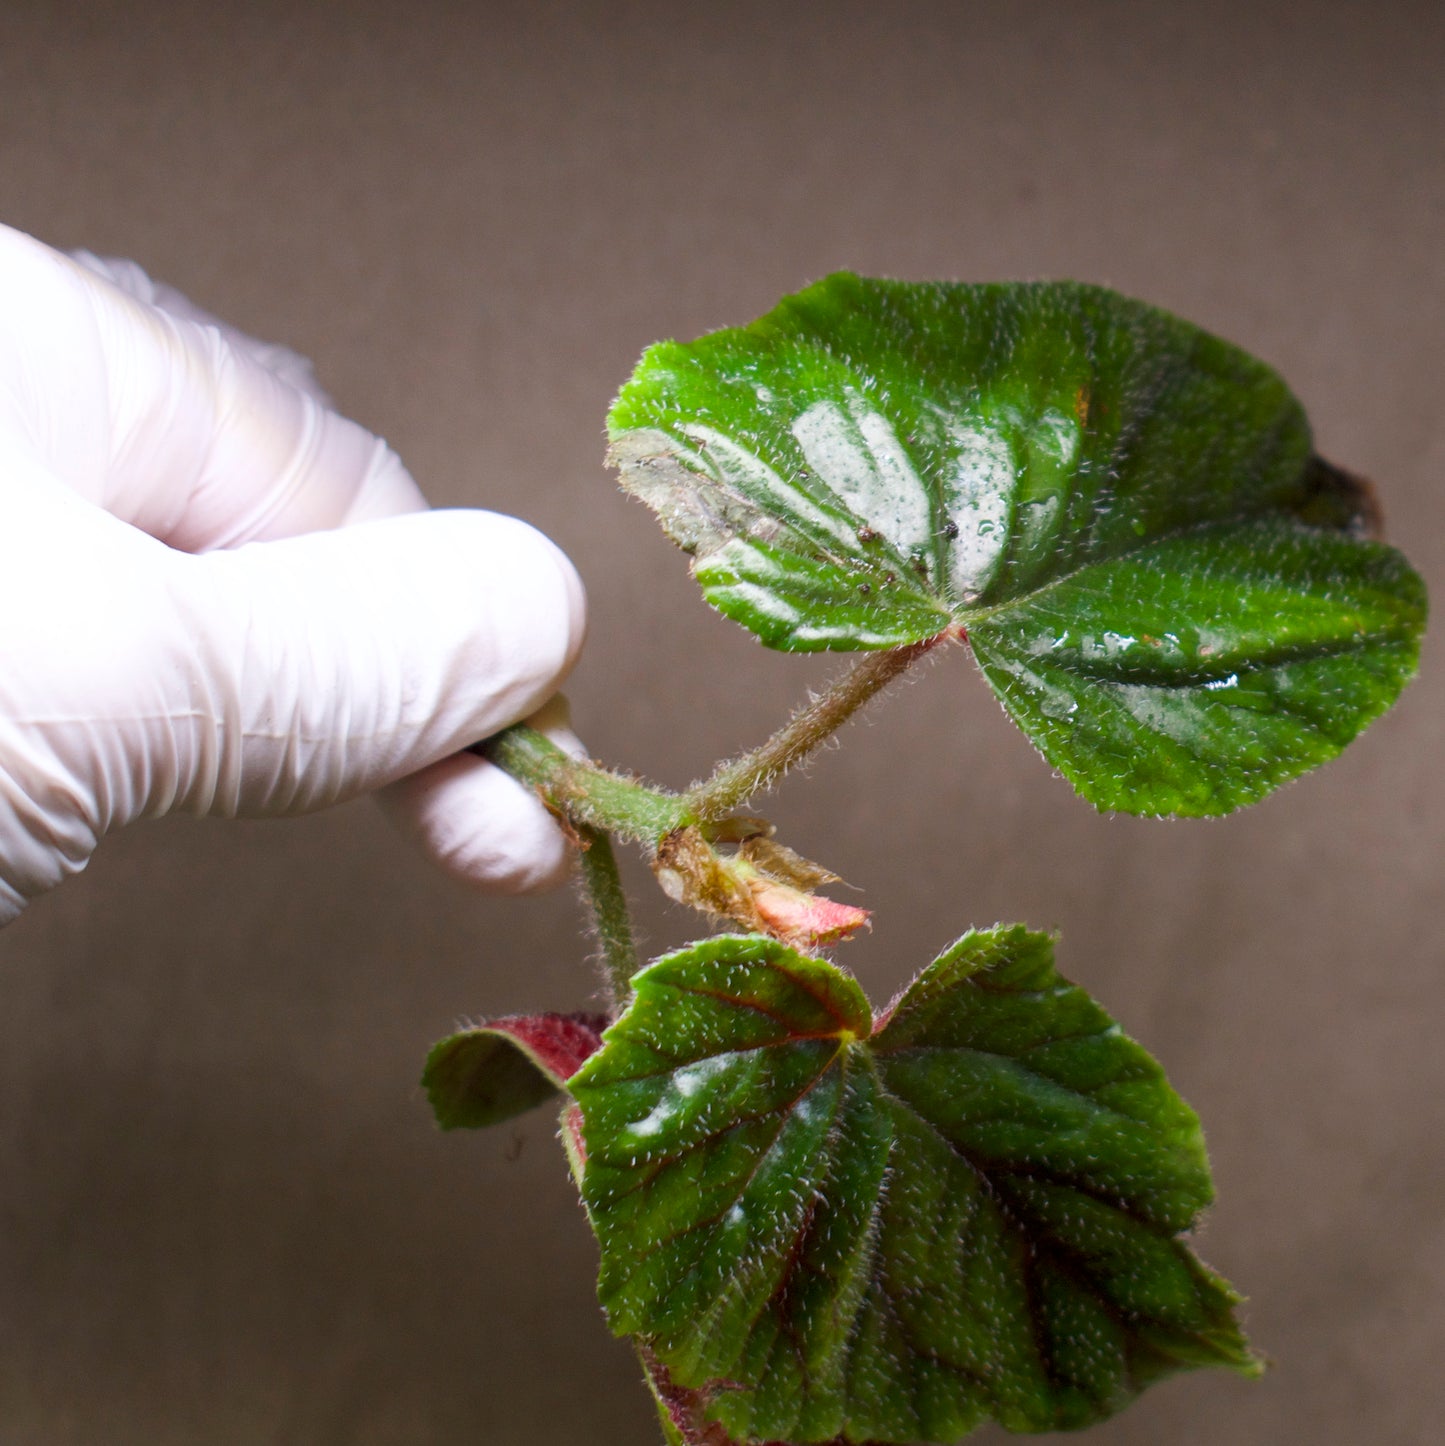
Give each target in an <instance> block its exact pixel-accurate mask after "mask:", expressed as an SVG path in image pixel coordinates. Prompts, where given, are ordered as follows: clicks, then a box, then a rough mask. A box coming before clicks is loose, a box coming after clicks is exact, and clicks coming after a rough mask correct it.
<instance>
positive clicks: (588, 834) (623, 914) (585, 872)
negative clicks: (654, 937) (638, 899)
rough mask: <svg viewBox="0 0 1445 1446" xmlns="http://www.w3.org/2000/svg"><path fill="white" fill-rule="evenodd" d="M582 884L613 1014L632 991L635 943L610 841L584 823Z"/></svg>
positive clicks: (579, 830)
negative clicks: (589, 909)
mask: <svg viewBox="0 0 1445 1446" xmlns="http://www.w3.org/2000/svg"><path fill="white" fill-rule="evenodd" d="M578 833H579V834H581V836H582V844H583V848H582V887H583V889H584V890H585V892H586V895H587V902H588V904H589V905H591V908H592V924H593V927H594V929H595V930H596V932H597V942H598V944H599V945H600V946H601V949H602V965H603V968H604V969H605V970H606V972H607V983H608V985H609V987H610V992H611V995H612V998H611V1001H610V1002H611V1005H612V1013H613V1015H614V1017H615V1016H616V1015H617V1014H619V1013H620V1012H621V1011H622V1009H623V1007H624V1006H625V1005H626V1003H627V1000H628V996H629V995H630V994H631V993H632V976H633V975H634V974H636V973H637V946H636V945H635V944H634V943H633V940H632V919H631V916H630V915H629V913H628V910H627V895H626V894H625V893H623V891H622V878H621V876H620V875H619V874H618V872H617V858H616V856H615V855H614V854H613V852H612V840H611V839H610V838H609V837H608V836H607V835H606V834H605V833H603V832H602V830H601V829H597V828H591V827H589V826H588V825H587V824H583V825H582V826H581V827H580V828H579V829H578Z"/></svg>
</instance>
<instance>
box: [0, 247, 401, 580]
mask: <svg viewBox="0 0 1445 1446" xmlns="http://www.w3.org/2000/svg"><path fill="white" fill-rule="evenodd" d="M143 290H144V288H143V287H142V286H141V285H140V283H139V281H138V280H137V279H136V278H135V277H134V276H131V277H129V278H128V282H127V289H123V288H122V287H121V286H119V285H116V284H115V283H114V282H113V281H112V280H110V279H108V278H107V276H104V275H101V274H99V273H98V272H97V271H96V270H93V269H90V267H89V266H88V265H81V264H79V263H77V262H75V261H73V260H71V259H70V258H69V257H66V256H62V255H61V254H60V253H59V252H56V251H52V250H51V249H50V248H49V247H47V246H44V245H42V244H41V243H40V242H38V241H35V240H33V239H32V238H30V237H28V236H25V235H23V234H21V233H20V232H17V231H14V230H11V229H9V228H6V227H0V318H3V321H0V325H3V328H4V330H5V333H6V336H7V341H8V344H7V345H4V346H0V429H4V430H6V431H8V432H9V433H10V434H11V435H12V436H15V437H17V438H19V439H20V440H22V441H23V443H24V445H25V446H26V447H27V449H28V450H30V451H31V452H32V453H33V454H34V455H35V456H36V458H37V460H38V461H40V462H41V463H42V464H43V465H44V466H45V467H47V468H48V469H49V470H50V471H51V472H52V473H53V474H54V475H55V476H57V477H59V478H61V479H62V480H64V481H65V482H66V483H68V484H69V485H70V486H71V487H72V488H73V489H74V490H76V491H77V492H79V493H80V494H81V495H82V496H84V497H86V498H88V499H89V500H91V501H92V502H95V503H98V504H99V505H100V506H102V507H105V508H106V509H107V510H108V511H110V512H112V513H114V514H115V515H116V516H117V517H119V518H121V519H122V520H123V521H126V522H130V523H132V524H133V525H135V526H137V527H139V528H141V529H142V530H143V531H146V532H149V533H150V534H151V535H152V536H153V537H157V538H160V539H161V540H162V541H163V542H166V543H169V544H170V545H171V546H172V547H176V548H179V549H182V550H184V551H188V552H199V551H204V550H208V549H213V548H223V547H235V546H238V545H239V544H241V543H243V542H247V541H252V540H258V539H268V538H277V537H289V536H294V535H296V534H299V533H304V532H311V531H316V530H319V529H322V528H328V527H336V526H339V525H342V524H345V523H350V522H354V521H359V520H366V519H369V518H373V517H380V516H392V515H396V514H397V513H401V512H408V511H415V510H417V509H419V508H421V507H422V506H424V505H425V504H424V501H423V498H422V496H421V492H420V490H419V489H418V488H417V486H416V483H415V482H414V481H413V480H412V478H411V476H410V474H409V473H408V472H407V470H406V468H405V467H404V466H403V465H402V463H401V461H400V460H399V459H398V458H397V456H396V455H395V453H393V452H392V451H391V450H390V448H388V447H387V446H386V444H385V443H384V442H382V441H380V440H379V439H378V438H376V437H374V436H372V435H371V434H370V433H369V432H367V431H366V430H365V429H364V428H362V427H360V426H358V425H357V424H356V423H355V422H352V421H349V420H347V419H346V418H344V417H341V416H338V415H337V414H336V413H335V412H333V411H331V410H330V409H329V408H328V407H326V406H325V405H323V404H322V402H321V401H320V400H318V397H317V396H316V395H315V394H314V393H313V392H312V391H308V390H307V389H305V388H302V387H298V386H297V385H295V384H293V382H292V381H290V380H288V379H287V378H286V377H285V376H284V375H282V374H280V370H278V369H277V368H276V367H274V366H273V365H270V364H268V363H267V361H265V360H263V359H261V358H260V357H259V356H258V354H257V352H256V350H255V348H254V347H248V346H246V345H243V344H240V343H238V342H237V340H236V334H235V333H232V332H230V331H229V330H223V329H221V328H219V327H217V326H216V325H214V324H210V323H209V322H203V321H200V320H197V319H194V318H193V317H190V316H182V315H179V314H172V313H171V312H170V311H168V310H167V309H165V308H164V307H162V306H159V305H156V304H154V303H152V302H149V301H146V300H143V299H140V297H139V296H138V295H136V294H131V293H132V292H139V291H143Z"/></svg>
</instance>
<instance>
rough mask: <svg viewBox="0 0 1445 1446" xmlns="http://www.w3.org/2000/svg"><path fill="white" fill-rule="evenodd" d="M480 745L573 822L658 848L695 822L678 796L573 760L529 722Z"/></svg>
mask: <svg viewBox="0 0 1445 1446" xmlns="http://www.w3.org/2000/svg"><path fill="white" fill-rule="evenodd" d="M480 748H481V751H482V753H483V754H484V756H485V757H487V758H490V759H491V760H492V762H493V763H495V764H497V765H499V766H500V767H502V768H504V769H506V771H507V772H508V773H510V774H511V775H512V777H513V778H517V779H520V780H521V781H522V782H523V783H527V784H530V785H531V786H532V787H533V788H535V789H536V790H537V791H538V792H539V793H540V794H541V795H542V797H543V798H544V799H545V800H546V801H547V803H548V804H550V805H551V806H552V807H553V808H555V809H556V810H557V812H558V813H561V814H564V815H566V817H567V818H569V819H570V820H572V822H573V823H576V824H587V825H589V826H590V827H592V828H594V829H601V830H603V831H604V832H606V833H610V834H617V835H620V836H621V837H623V838H627V839H632V840H633V841H634V842H636V843H643V844H647V845H649V846H650V847H652V848H656V847H657V844H658V842H659V841H660V840H661V839H662V838H663V837H664V836H665V835H666V834H669V833H671V832H672V831H673V829H676V828H681V827H682V826H683V824H685V823H691V822H693V817H692V814H691V812H690V811H689V809H688V807H687V804H686V802H685V800H684V799H683V798H682V797H680V796H679V795H678V794H675V793H669V792H668V791H667V790H666V789H662V788H653V787H652V786H651V785H649V784H646V783H639V782H638V781H637V779H635V778H627V777H625V776H624V775H623V774H620V773H613V772H611V771H610V770H609V769H606V768H599V767H598V766H597V764H595V763H591V762H588V761H587V760H586V759H581V758H573V757H572V755H571V754H570V753H565V752H563V750H562V749H560V748H558V747H557V745H556V744H555V743H553V742H552V740H551V739H550V738H548V737H546V736H545V735H544V734H541V733H538V732H537V730H536V729H535V728H528V727H527V726H526V725H525V724H523V723H519V724H517V725H516V726H515V727H513V728H508V729H507V730H506V732H504V733H498V734H497V735H496V737H495V738H489V739H488V740H487V741H486V743H484V744H482V745H480Z"/></svg>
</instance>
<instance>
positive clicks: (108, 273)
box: [69, 251, 335, 410]
mask: <svg viewBox="0 0 1445 1446" xmlns="http://www.w3.org/2000/svg"><path fill="white" fill-rule="evenodd" d="M69 256H70V259H71V260H72V261H75V262H77V263H79V264H80V265H81V266H83V267H85V269H86V270H87V271H91V272H94V274H95V275H97V276H99V277H100V278H101V279H102V280H104V281H108V282H110V284H111V285H112V286H115V287H117V288H119V289H120V290H121V291H123V292H125V294H126V295H127V296H131V297H134V298H135V300H137V301H141V302H144V303H145V304H146V305H148V306H154V307H158V308H159V309H160V310H161V311H164V312H165V313H166V314H167V315H169V316H173V317H175V318H176V319H177V320H178V321H193V322H195V323H196V324H197V325H199V326H213V327H215V328H216V330H217V331H219V332H220V333H221V335H222V336H223V337H224V338H225V339H226V341H227V342H229V343H230V345H231V346H232V347H234V348H235V349H236V350H237V351H243V352H245V353H246V354H247V355H249V356H252V357H254V358H255V359H256V360H257V361H258V362H260V363H261V365H262V366H264V367H265V368H266V369H267V370H268V371H270V372H273V373H274V374H275V375H276V376H278V377H280V378H281V380H282V381H284V382H288V383H289V384H290V385H291V386H293V387H295V388H296V390H297V391H300V392H306V393H308V394H309V395H310V396H313V397H315V398H316V400H317V401H318V402H320V403H321V405H322V406H323V407H329V408H331V409H332V410H335V403H334V402H333V401H332V400H331V398H330V396H329V395H328V394H327V392H326V390H325V388H324V387H322V385H321V383H320V382H318V381H317V380H316V369H315V367H313V366H312V365H311V361H310V358H308V357H304V356H302V355H301V353H300V352H295V351H292V350H291V348H290V347H289V346H283V345H282V344H281V343H280V342H278V341H262V340H260V338H259V337H254V336H250V335H249V334H248V333H246V332H244V331H238V330H237V329H236V328H235V327H234V326H232V325H231V324H230V323H229V322H226V321H222V320H221V318H220V317H219V316H213V315H212V314H211V313H210V312H209V311H207V310H206V309H205V307H203V306H197V305H196V303H195V302H194V301H192V300H191V299H190V297H189V296H187V295H185V293H184V292H180V291H177V290H176V289H175V287H174V286H167V285H166V283H165V282H164V281H157V280H156V279H155V278H154V277H153V276H151V275H150V273H149V272H148V271H146V270H145V269H144V268H143V267H141V266H139V265H138V264H137V263H136V262H134V261H129V260H127V259H126V258H125V257H123V256H97V255H96V254H95V253H94V252H93V251H71V252H70V253H69Z"/></svg>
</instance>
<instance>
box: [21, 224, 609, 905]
mask: <svg viewBox="0 0 1445 1446" xmlns="http://www.w3.org/2000/svg"><path fill="white" fill-rule="evenodd" d="M425 506H426V504H425V502H424V500H423V499H422V496H421V493H420V492H419V491H418V489H417V487H416V484H415V483H414V482H413V481H412V479H411V477H410V476H409V475H408V473H407V471H406V469H405V468H404V467H403V466H402V464H401V462H400V461H399V460H398V459H397V457H396V456H395V455H394V454H393V453H392V452H391V451H390V450H388V448H387V447H386V446H385V445H384V444H383V443H382V442H380V441H378V440H377V439H376V438H375V437H373V436H371V435H370V434H369V433H367V432H365V431H364V430H363V429H362V428H360V427H359V426H357V425H356V424H355V423H354V422H350V421H347V420H346V419H344V418H342V417H340V416H338V415H337V414H336V413H335V412H333V411H332V410H331V409H330V407H329V405H328V404H327V403H326V400H325V398H324V397H323V396H322V394H321V393H320V391H319V390H318V389H317V388H316V386H315V383H314V382H313V381H312V380H311V377H310V369H309V366H308V365H307V364H306V363H305V362H303V361H301V360H300V358H298V357H295V356H294V355H292V354H291V353H289V352H286V351H285V350H284V348H277V347H267V346H263V345H262V344H260V343H258V342H255V341H253V340H251V339H250V338H247V337H243V336H241V335H239V334H238V333H236V332H234V331H231V330H230V329H229V328H226V327H224V326H222V325H220V324H219V323H217V322H215V321H214V320H213V319H212V318H210V317H208V316H206V315H205V314H204V313H203V312H199V311H197V310H196V308H194V307H192V306H191V305H190V304H189V303H187V302H186V301H185V300H184V298H182V297H180V296H178V295H177V294H176V293H175V292H172V291H169V290H168V289H167V288H163V287H159V286H155V285H153V284H152V283H151V282H150V281H149V280H148V279H147V278H146V276H145V275H144V273H143V272H141V271H140V270H139V268H137V267H135V266H133V265H131V264H130V263H128V262H102V261H99V260H98V259H97V258H95V257H92V256H88V255H84V254H82V255H80V256H78V257H77V258H75V259H72V258H68V257H65V256H62V255H60V254H59V253H57V252H54V251H52V250H50V249H49V248H48V247H45V246H43V245H41V244H40V243H39V242H37V241H34V240H32V239H31V238H29V237H27V236H23V235H21V234H20V233H18V232H16V231H12V230H9V229H7V228H4V227H0V923H5V922H9V920H11V919H13V918H14V917H15V916H16V915H17V914H18V913H19V912H20V911H21V910H22V909H23V908H24V906H25V904H26V902H27V901H28V900H30V899H32V898H34V897H35V896H36V895H37V894H40V893H43V892H44V891H45V890H47V889H50V888H52V887H54V885H56V884H58V883H59V882H60V881H61V880H62V879H64V878H65V877H66V876H67V875H69V874H72V873H75V872H76V871H78V870H79V869H82V868H84V867H85V864H86V862H87V860H88V859H89V858H90V855H91V853H92V852H93V850H94V849H95V847H96V845H97V844H98V843H99V841H100V840H101V838H102V837H104V835H105V834H107V833H109V832H110V831H111V830H112V829H115V828H118V827H120V826H121V825H122V824H126V823H130V822H131V821H132V820H135V819H139V818H151V817H155V816H157V815H159V814H164V813H169V812H172V811H176V810H180V811H184V812H187V813H193V814H212V815H224V816H227V817H230V816H233V815H238V814H239V815H249V816H278V815H285V814H297V813H304V812H309V811H310V810H313V809H317V808H324V807H326V806H327V805H328V804H332V803H336V802H339V801H340V800H342V799H345V798H349V797H352V796H354V795H356V794H360V793H365V792H369V791H371V790H375V789H381V788H383V787H385V786H386V785H391V787H389V788H387V789H386V793H387V801H388V802H389V804H390V805H391V806H392V812H393V813H394V814H395V815H396V816H397V817H398V819H399V821H400V822H401V823H402V824H403V826H404V827H406V828H408V829H409V830H410V831H412V832H414V833H416V834H417V835H419V836H420V838H421V840H422V842H423V843H424V845H425V846H426V847H427V848H428V850H429V851H430V852H431V853H432V854H433V855H434V856H435V857H437V858H438V859H439V860H440V861H441V862H442V863H443V865H444V866H445V867H447V868H448V869H449V870H451V871H452V872H453V873H456V874H458V875H460V876H461V877H463V878H465V879H468V880H470V881H471V882H473V883H475V884H477V885H480V886H482V887H490V888H495V889H499V890H504V891H520V890H524V889H529V888H533V887H539V886H542V885H545V884H547V883H549V882H552V881H554V880H556V879H558V878H559V877H560V876H561V875H562V873H563V872H565V869H566V866H567V862H568V845H567V843H566V841H565V840H564V838H563V836H562V834H561V831H560V830H559V829H558V828H557V826H556V825H555V824H554V822H553V821H552V820H551V819H550V818H549V817H548V815H547V813H546V812H545V810H544V809H543V808H542V806H541V805H540V803H538V801H537V800H536V799H535V798H533V797H532V796H531V795H530V794H529V793H528V792H527V791H526V790H525V789H523V788H522V787H521V786H519V785H518V784H516V783H514V782H513V781H512V780H511V779H510V778H508V777H507V776H506V775H505V774H503V773H501V772H500V771H499V770H498V769H496V768H494V767H493V766H492V765H490V764H487V763H484V762H483V761H482V760H481V759H479V758H476V757H475V756H473V755H471V754H459V752H458V750H460V749H464V748H466V747H467V746H468V745H469V744H471V743H474V742H476V741H477V740H478V739H481V738H484V737H486V736H487V735H488V734H491V733H494V732H496V731H497V730H498V729H500V728H503V727H505V726H506V725H507V724H509V723H512V722H515V721H516V720H517V719H519V718H523V717H526V716H528V715H529V714H532V713H533V712H534V710H536V709H538V708H539V707H541V706H542V705H543V704H544V703H546V702H547V700H548V699H549V698H551V697H552V695H553V694H554V692H555V689H556V687H557V685H558V682H559V680H560V678H561V677H562V676H563V675H564V674H565V673H566V671H567V669H568V668H569V667H570V666H571V663H572V661H573V658H574V657H575V655H576V652H577V649H578V647H579V646H580V644H581V639H582V628H583V614H584V600H583V594H582V587H581V584H580V582H579V581H578V578H577V575H576V573H575V571H574V570H573V568H572V566H571V564H570V563H569V562H568V561H567V560H566V558H565V557H563V555H562V554H561V553H560V552H559V551H558V550H557V549H556V547H554V546H553V545H552V544H551V543H550V542H548V541H547V540H546V538H544V537H542V536H541V535H540V534H539V533H537V532H536V531H534V530H533V529H532V528H530V527H528V526H527V525H526V524H524V523H522V522H518V521H516V520H515V519H513V518H508V517H501V516H498V515H496V514H494V513H488V512H471V511H453V512H427V511H426V510H425ZM543 721H544V722H548V721H550V722H551V723H552V724H555V725H557V726H558V727H559V728H564V727H565V718H564V717H562V716H561V715H560V714H559V713H558V712H557V710H556V706H555V704H554V705H553V709H552V712H551V715H550V718H549V719H544V720H543ZM564 736H565V735H564ZM397 780H401V781H400V782H398V781H397Z"/></svg>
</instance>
